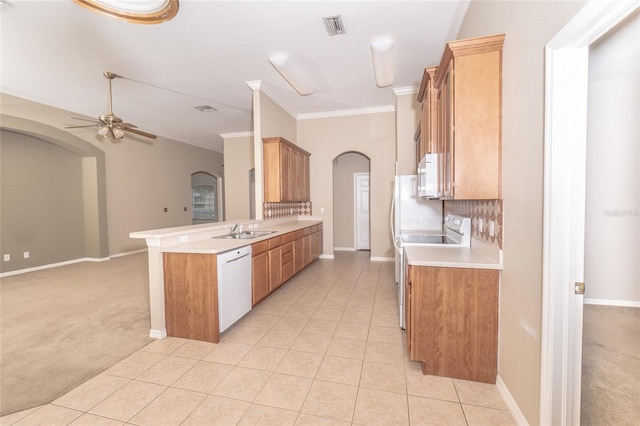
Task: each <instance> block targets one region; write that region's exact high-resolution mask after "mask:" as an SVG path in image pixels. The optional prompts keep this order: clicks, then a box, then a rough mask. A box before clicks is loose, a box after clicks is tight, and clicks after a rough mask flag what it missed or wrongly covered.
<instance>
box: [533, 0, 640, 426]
mask: <svg viewBox="0 0 640 426" xmlns="http://www.w3.org/2000/svg"><path fill="white" fill-rule="evenodd" d="M638 7H640V1H638V0H618V1H602V2H589V3H587V4H586V5H585V7H584V8H583V9H582V10H581V11H580V12H579V13H578V14H577V15H576V16H575V17H574V18H573V19H572V20H571V21H570V22H569V24H567V26H566V27H565V28H563V29H562V30H561V31H560V33H558V35H556V37H555V38H554V39H553V40H551V41H550V42H549V43H548V44H547V47H546V52H545V63H546V70H545V81H546V87H545V98H546V99H547V101H546V102H545V123H546V126H545V149H544V151H545V160H544V168H545V173H544V179H545V184H544V204H545V207H544V244H543V247H544V248H543V251H544V253H543V283H542V292H543V301H542V311H543V312H542V337H541V340H542V354H541V355H542V356H541V358H542V359H541V377H540V383H541V386H540V422H541V423H542V424H553V425H572V424H575V425H578V424H580V388H581V377H582V376H581V370H582V321H583V318H582V308H583V296H582V295H581V294H576V292H575V283H576V282H584V278H583V274H584V217H585V203H584V202H585V167H586V143H587V138H586V130H587V125H586V122H587V110H586V106H587V90H588V79H587V73H588V47H589V45H590V44H592V43H593V42H595V41H596V40H598V39H599V38H600V36H602V35H603V34H604V33H606V32H607V31H608V30H610V29H611V28H612V27H613V26H614V25H616V24H617V23H618V22H620V21H621V20H622V19H624V18H625V17H626V16H628V15H629V14H631V13H632V12H633V11H634V10H635V9H636V8H638Z"/></svg>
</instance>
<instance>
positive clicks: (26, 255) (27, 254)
mask: <svg viewBox="0 0 640 426" xmlns="http://www.w3.org/2000/svg"><path fill="white" fill-rule="evenodd" d="M22 255H23V256H24V258H25V259H28V258H29V252H28V251H25V252H24V253H22Z"/></svg>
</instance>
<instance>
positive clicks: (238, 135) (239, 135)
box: [220, 130, 253, 139]
mask: <svg viewBox="0 0 640 426" xmlns="http://www.w3.org/2000/svg"><path fill="white" fill-rule="evenodd" d="M251 136H253V130H250V131H248V132H232V133H220V137H221V138H223V139H230V138H246V137H251Z"/></svg>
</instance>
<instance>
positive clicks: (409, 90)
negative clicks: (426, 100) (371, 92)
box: [393, 86, 420, 96]
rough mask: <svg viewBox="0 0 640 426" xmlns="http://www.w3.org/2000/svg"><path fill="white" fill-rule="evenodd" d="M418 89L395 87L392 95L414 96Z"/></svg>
mask: <svg viewBox="0 0 640 426" xmlns="http://www.w3.org/2000/svg"><path fill="white" fill-rule="evenodd" d="M419 89H420V88H419V87H418V86H405V87H395V88H393V93H395V95H396V96H403V95H414V94H416V93H418V91H419Z"/></svg>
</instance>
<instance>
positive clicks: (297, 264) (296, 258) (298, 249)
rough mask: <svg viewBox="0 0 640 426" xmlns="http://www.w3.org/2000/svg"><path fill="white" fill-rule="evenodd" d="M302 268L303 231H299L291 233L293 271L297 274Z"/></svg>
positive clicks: (303, 264)
mask: <svg viewBox="0 0 640 426" xmlns="http://www.w3.org/2000/svg"><path fill="white" fill-rule="evenodd" d="M304 267H305V263H304V230H303V229H300V230H298V231H295V232H294V233H293V271H294V273H295V274H297V273H298V272H300V271H302V268H304Z"/></svg>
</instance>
